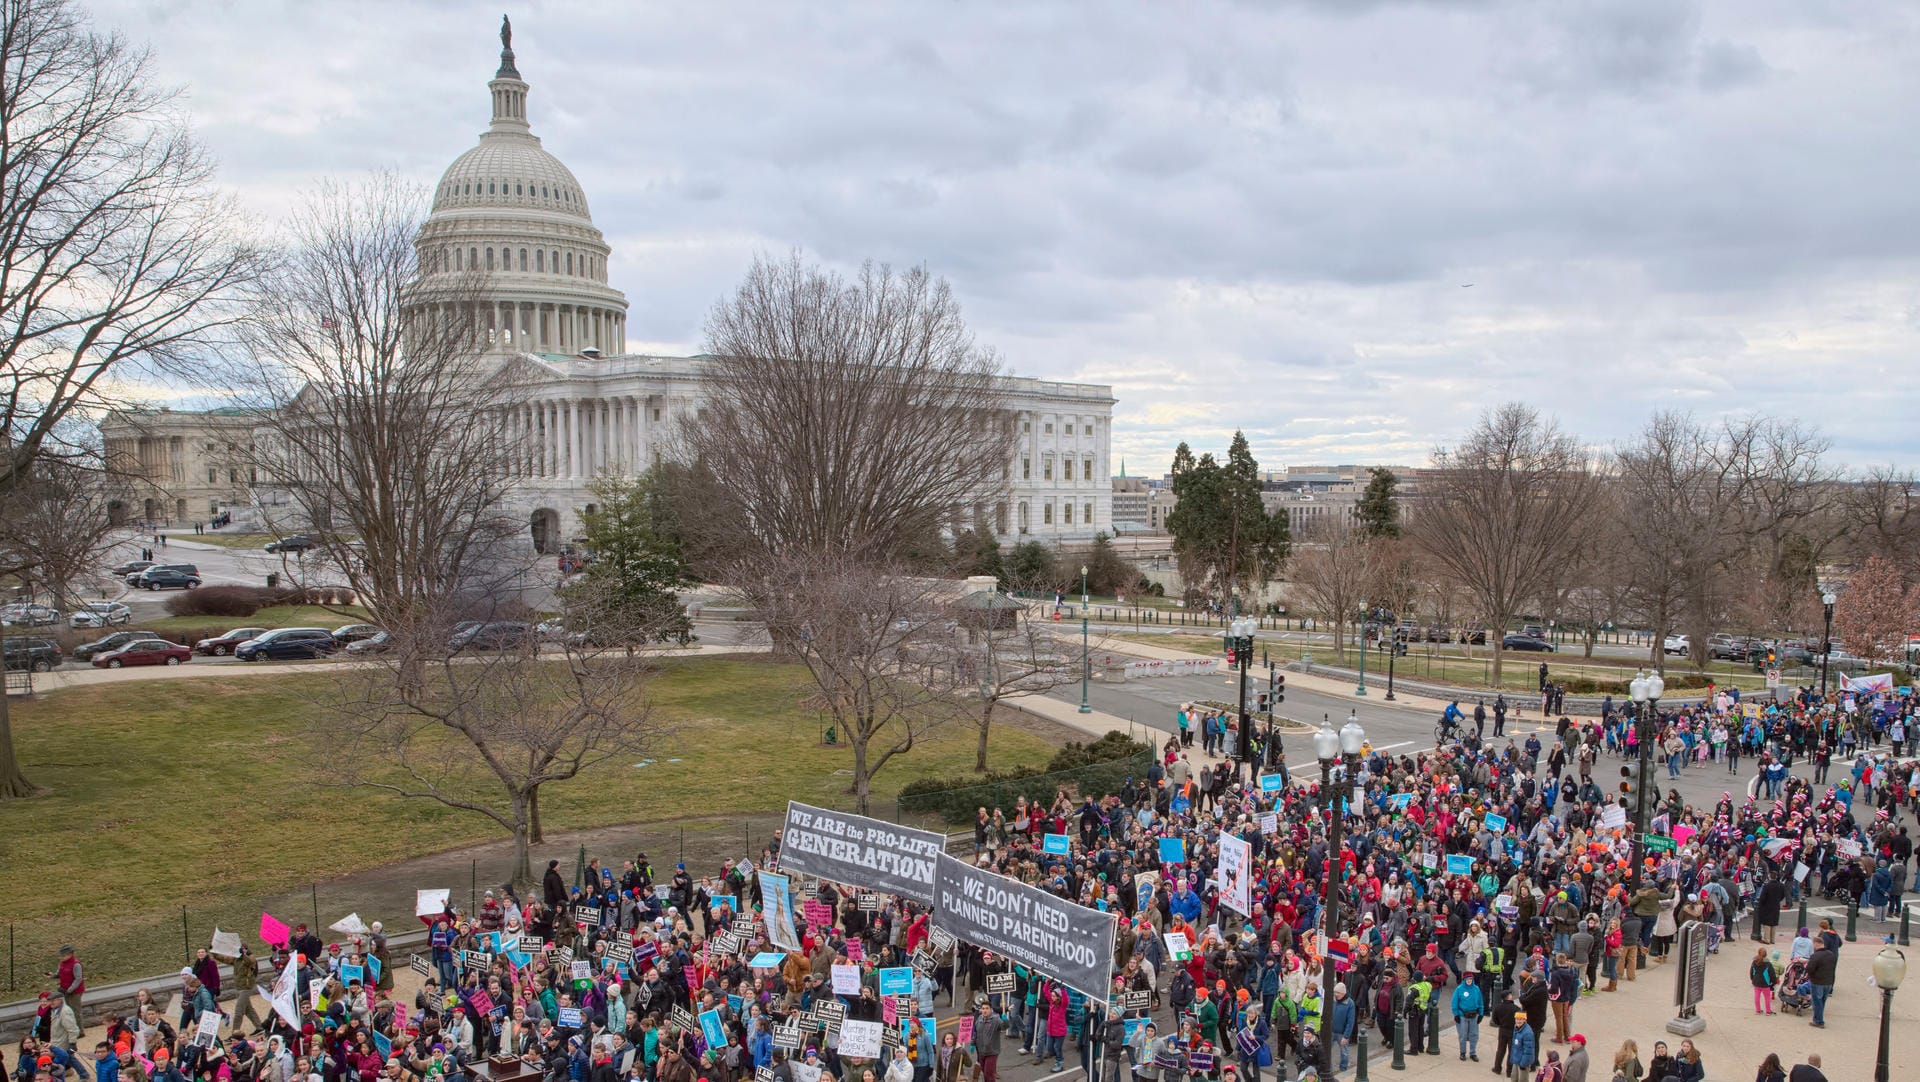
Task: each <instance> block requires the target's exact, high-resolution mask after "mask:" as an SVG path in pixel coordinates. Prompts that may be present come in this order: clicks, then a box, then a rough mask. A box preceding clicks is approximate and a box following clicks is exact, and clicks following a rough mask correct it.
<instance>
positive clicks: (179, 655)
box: [93, 639, 193, 669]
mask: <svg viewBox="0 0 1920 1082" xmlns="http://www.w3.org/2000/svg"><path fill="white" fill-rule="evenodd" d="M192 659H193V651H192V650H189V649H187V648H186V647H184V646H182V645H180V644H179V643H177V642H168V641H166V640H165V639H136V640H134V641H133V642H130V643H128V644H126V645H125V646H122V647H121V648H120V649H118V650H109V651H107V652H106V653H104V654H98V655H95V657H94V659H93V665H94V667H95V668H97V669H118V668H122V667H124V666H127V665H178V664H180V663H181V662H183V661H191V660H192Z"/></svg>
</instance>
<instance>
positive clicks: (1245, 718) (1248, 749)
mask: <svg viewBox="0 0 1920 1082" xmlns="http://www.w3.org/2000/svg"><path fill="white" fill-rule="evenodd" d="M1259 628H1260V621H1259V620H1257V619H1255V618H1253V617H1251V616H1236V617H1234V619H1233V622H1232V623H1230V624H1228V625H1227V647H1228V648H1229V649H1230V650H1231V651H1232V657H1233V665H1232V668H1233V671H1234V675H1235V676H1237V677H1238V678H1239V680H1240V737H1239V745H1240V747H1239V749H1238V750H1239V759H1240V761H1241V762H1243V763H1250V762H1252V761H1253V716H1252V715H1251V714H1248V713H1247V666H1249V665H1251V664H1252V663H1253V638H1254V632H1256V631H1258V630H1259Z"/></svg>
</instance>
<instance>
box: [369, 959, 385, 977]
mask: <svg viewBox="0 0 1920 1082" xmlns="http://www.w3.org/2000/svg"><path fill="white" fill-rule="evenodd" d="M381 968H382V967H381V965H380V959H378V958H375V957H374V956H373V955H371V954H369V955H367V970H368V971H369V972H371V973H372V974H373V979H374V980H376V981H377V980H379V979H380V970H381Z"/></svg>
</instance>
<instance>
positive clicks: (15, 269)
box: [0, 0, 255, 800]
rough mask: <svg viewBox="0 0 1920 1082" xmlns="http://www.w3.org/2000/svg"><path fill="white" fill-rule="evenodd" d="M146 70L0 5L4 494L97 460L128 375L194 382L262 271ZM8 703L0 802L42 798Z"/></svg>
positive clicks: (64, 14) (64, 22)
mask: <svg viewBox="0 0 1920 1082" xmlns="http://www.w3.org/2000/svg"><path fill="white" fill-rule="evenodd" d="M151 74H152V73H151V71H150V70H149V65H148V58H147V54H146V53H145V52H143V51H141V50H138V49H135V48H133V47H131V46H129V45H128V44H127V43H126V42H125V41H123V40H122V39H120V38H119V37H117V36H113V35H104V34H99V33H96V32H94V30H93V29H92V28H91V27H90V26H89V25H88V24H87V21H86V17H85V15H84V14H83V13H82V12H81V11H79V10H78V9H77V8H76V7H75V6H74V5H73V4H71V3H68V2H66V0H0V130H4V132H5V138H4V139H0V253H4V259H5V273H4V274H0V326H4V327H5V328H6V333H5V334H0V494H4V493H6V492H9V491H11V490H12V489H14V488H15V487H17V486H19V485H21V484H22V483H24V482H25V481H26V480H27V479H28V478H29V477H30V476H31V475H32V473H33V471H34V469H35V467H36V466H37V465H38V464H39V463H40V462H42V461H43V460H45V459H47V458H68V459H78V460H82V461H88V460H96V456H97V452H96V449H95V448H94V447H93V446H92V445H91V444H90V443H89V442H88V438H87V437H88V436H89V435H90V426H88V425H86V424H85V423H84V422H85V418H86V417H87V416H88V415H89V414H90V413H91V412H93V411H95V410H97V409H99V408H102V407H104V406H107V405H109V404H111V401H112V395H111V393H110V390H109V389H110V387H111V386H112V383H113V381H114V377H115V376H116V375H125V374H127V372H128V371H129V370H138V371H140V372H142V373H143V374H146V375H149V376H156V377H157V376H163V375H165V374H167V373H179V372H184V371H186V369H187V365H186V362H188V361H192V362H194V363H195V364H202V365H203V364H204V363H205V355H204V352H203V351H204V347H206V346H207V345H208V344H209V343H210V341H212V340H213V339H214V338H216V337H217V336H218V335H219V333H220V331H221V330H222V328H224V327H225V326H227V325H228V324H229V322H230V321H231V320H232V319H233V318H234V312H235V310H234V309H233V308H232V307H230V306H229V305H227V304H226V303H225V301H226V300H227V299H228V298H229V296H230V295H231V293H232V292H233V290H234V288H235V287H236V286H238V285H240V284H242V283H244V282H246V281H247V280H248V279H249V278H250V277H251V276H252V274H253V272H254V270H255V254H254V253H253V251H252V250H251V249H250V248H249V247H248V246H247V245H246V244H244V243H243V242H241V241H240V240H238V239H237V237H236V235H235V234H234V233H232V232H230V231H229V228H228V226H229V224H230V219H231V205H230V203H229V201H228V200H226V199H224V198H222V197H221V196H219V195H218V194H217V191H216V189H215V188H214V187H213V184H212V166H211V163H210V162H209V161H208V160H207V158H206V157H205V155H203V154H202V153H201V152H200V149H199V148H198V147H197V146H195V145H194V143H193V141H192V140H191V139H190V138H189V137H188V134H187V131H186V129H185V127H184V125H183V124H182V123H181V122H180V120H179V118H178V117H177V115H176V114H175V113H174V111H173V106H174V101H175V99H174V95H173V93H172V92H171V91H167V90H162V89H158V88H156V87H155V86H154V85H153V82H152V78H151ZM38 791H39V790H38V789H37V787H36V786H34V785H33V783H31V782H30V781H28V780H27V778H26V776H25V774H24V773H23V772H22V771H21V768H20V763H19V760H18V758H17V757H16V755H15V752H14V747H13V729H12V725H11V722H10V718H9V716H8V713H7V707H6V703H5V699H4V697H3V696H0V800H6V799H12V798H15V797H22V796H31V795H33V794H34V793H36V792H38Z"/></svg>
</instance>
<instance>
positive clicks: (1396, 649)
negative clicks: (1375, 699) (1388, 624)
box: [1387, 628, 1400, 702]
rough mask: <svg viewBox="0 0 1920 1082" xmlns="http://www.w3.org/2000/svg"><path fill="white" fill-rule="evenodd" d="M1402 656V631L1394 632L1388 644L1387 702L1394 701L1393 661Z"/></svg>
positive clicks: (1396, 629)
mask: <svg viewBox="0 0 1920 1082" xmlns="http://www.w3.org/2000/svg"><path fill="white" fill-rule="evenodd" d="M1398 656H1400V629H1399V628H1395V629H1394V631H1393V640H1392V641H1391V642H1389V643H1387V701H1388V702H1392V701H1393V659H1394V658H1396V657H1398Z"/></svg>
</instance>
